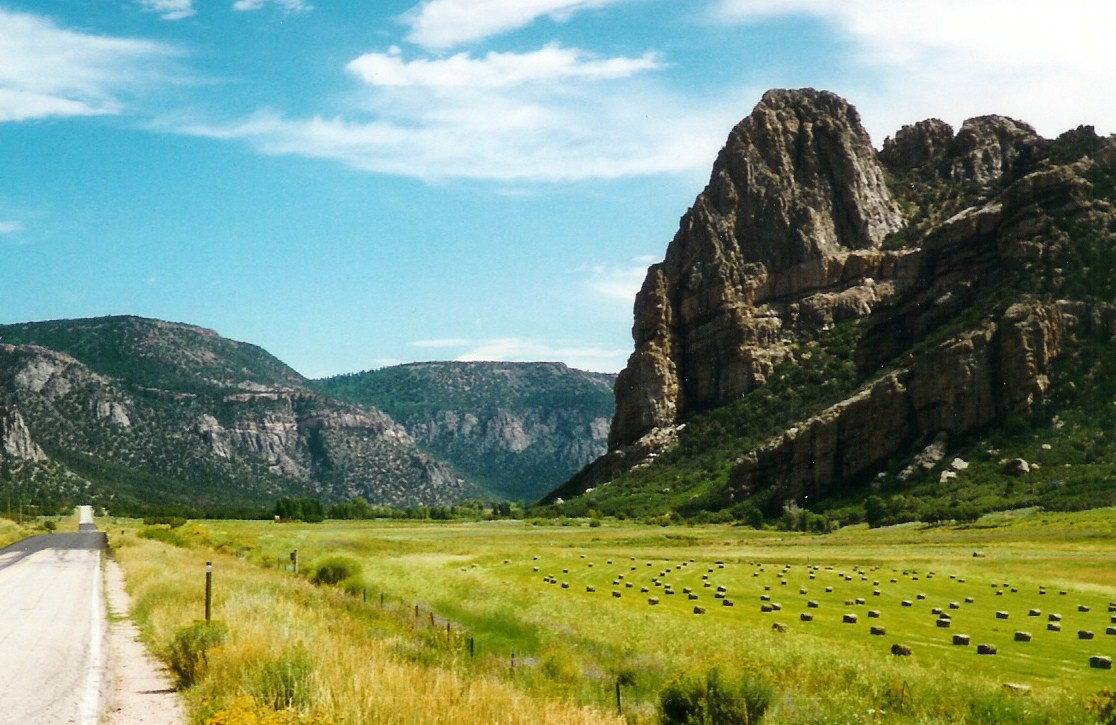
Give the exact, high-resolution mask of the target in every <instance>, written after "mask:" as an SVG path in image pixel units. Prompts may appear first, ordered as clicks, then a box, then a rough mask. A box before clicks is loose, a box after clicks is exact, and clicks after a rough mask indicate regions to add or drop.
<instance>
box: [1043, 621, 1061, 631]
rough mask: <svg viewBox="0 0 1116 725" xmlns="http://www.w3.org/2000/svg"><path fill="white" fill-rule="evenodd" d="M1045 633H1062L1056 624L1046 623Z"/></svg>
mask: <svg viewBox="0 0 1116 725" xmlns="http://www.w3.org/2000/svg"><path fill="white" fill-rule="evenodd" d="M1046 631H1047V632H1061V631H1062V625H1060V624H1058V623H1057V622H1047V624H1046Z"/></svg>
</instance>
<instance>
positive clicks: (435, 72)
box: [347, 44, 662, 89]
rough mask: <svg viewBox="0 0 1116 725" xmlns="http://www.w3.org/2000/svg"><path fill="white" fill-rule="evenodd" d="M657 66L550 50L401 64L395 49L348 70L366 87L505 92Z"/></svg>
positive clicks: (644, 59)
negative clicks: (553, 82)
mask: <svg viewBox="0 0 1116 725" xmlns="http://www.w3.org/2000/svg"><path fill="white" fill-rule="evenodd" d="M661 67H662V64H661V63H660V62H659V61H658V60H656V58H655V54H654V53H645V54H644V55H643V56H641V57H639V58H604V59H599V60H598V59H595V58H592V57H590V56H589V55H588V54H587V53H585V52H584V51H581V50H577V49H574V48H562V47H559V46H558V45H555V44H552V45H548V46H546V47H544V48H540V49H539V50H536V51H531V52H529V53H496V52H490V53H488V54H487V55H485V56H484V57H483V58H473V57H471V56H470V55H468V54H466V53H459V54H457V55H454V56H451V57H449V58H444V59H433V60H432V59H425V58H423V59H419V60H414V61H406V60H404V59H403V56H402V53H401V51H400V50H399V49H398V48H392V49H391V50H389V51H388V52H387V53H366V54H365V55H362V56H360V57H359V58H356V59H355V60H353V61H352V62H351V63H349V65H348V66H347V68H348V70H349V71H350V72H352V73H353V74H355V75H356V76H358V77H359V78H360V79H361V80H363V81H364V82H365V83H367V84H369V85H371V86H379V87H398V88H403V87H423V88H473V89H476V88H506V87H511V86H519V85H523V84H526V83H533V82H547V81H559V80H570V79H580V80H602V79H613V78H627V77H630V76H633V75H636V74H638V73H642V72H644V71H650V70H657V69H659V68H661Z"/></svg>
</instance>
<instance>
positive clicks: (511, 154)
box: [176, 44, 738, 182]
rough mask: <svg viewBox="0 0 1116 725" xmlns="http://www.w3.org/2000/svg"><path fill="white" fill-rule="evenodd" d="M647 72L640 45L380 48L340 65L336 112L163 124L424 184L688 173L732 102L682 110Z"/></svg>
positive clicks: (654, 62)
mask: <svg viewBox="0 0 1116 725" xmlns="http://www.w3.org/2000/svg"><path fill="white" fill-rule="evenodd" d="M661 67H662V62H661V61H660V60H659V59H658V58H657V57H656V56H655V54H653V53H647V54H645V55H642V56H637V57H607V58H602V57H598V56H595V55H593V54H590V53H587V52H584V51H581V50H577V49H571V48H563V47H560V46H558V45H556V44H552V45H548V46H545V47H543V48H541V49H539V50H536V51H530V52H526V53H488V54H486V55H484V56H482V57H472V56H470V55H467V54H460V55H455V56H452V57H450V58H446V59H428V58H420V59H416V60H407V59H405V58H404V56H403V54H402V52H401V51H399V50H398V49H391V50H389V51H388V52H387V53H368V54H364V55H362V56H359V57H358V58H356V59H354V60H353V61H351V62H350V63H349V64H348V65H347V69H348V71H349V72H350V73H351V74H352V75H353V76H354V77H356V78H358V79H359V80H360V81H361V86H360V88H359V92H358V93H357V94H356V98H355V99H354V101H353V105H352V107H351V108H350V109H348V110H347V111H346V112H345V113H343V114H337V115H333V116H315V117H312V118H309V119H291V118H287V117H285V116H284V115H283V114H281V113H279V112H276V111H271V110H261V111H260V112H258V113H256V114H254V115H253V116H251V117H248V118H245V119H240V120H236V121H232V122H223V123H222V122H217V123H214V122H193V123H179V124H177V126H176V130H180V131H182V132H185V133H191V134H195V135H201V136H208V137H213V138H223V139H230V140H242V141H245V142H247V143H249V144H251V145H252V146H254V147H255V148H257V149H258V150H260V151H262V152H264V153H269V154H293V155H301V156H307V157H313V158H322V159H332V160H336V161H340V162H343V163H345V164H347V165H349V166H352V167H354V168H357V169H361V170H364V171H370V172H375V173H388V174H400V175H405V176H411V177H416V178H420V179H424V180H428V181H435V180H440V179H461V178H468V179H481V180H491V181H503V182H553V181H570V180H583V179H611V178H621V177H628V176H634V175H646V174H660V173H677V172H692V171H695V170H698V169H700V168H701V167H703V166H706V165H707V164H708V159H709V158H710V157H711V156H712V155H713V154H714V153H715V152H716V150H717V148H719V147H720V145H721V143H722V142H723V140H724V133H725V129H726V128H728V127H729V126H730V124H731V122H732V121H733V120H735V116H736V115H737V114H738V110H737V109H736V108H735V107H731V106H730V104H728V103H726V104H725V107H726V108H725V111H726V112H725V113H723V114H719V115H717V114H714V115H712V116H711V115H710V114H694V113H693V112H692V106H693V104H692V103H689V102H687V101H686V99H684V98H680V97H679V96H678V95H676V94H674V93H672V92H670V91H667V90H665V89H664V88H662V87H660V86H657V85H656V84H655V83H654V82H653V81H651V80H648V79H645V78H643V76H647V75H649V74H653V73H654V72H655V71H656V70H658V69H660V68H661Z"/></svg>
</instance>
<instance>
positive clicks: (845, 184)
mask: <svg viewBox="0 0 1116 725" xmlns="http://www.w3.org/2000/svg"><path fill="white" fill-rule="evenodd" d="M901 226H902V217H901V215H900V213H899V210H898V207H897V206H896V203H895V201H894V200H893V198H892V196H891V193H890V192H889V191H888V188H887V185H886V184H885V180H884V172H883V169H882V168H881V167H880V165H879V162H878V161H877V160H876V153H875V150H874V149H873V148H872V145H871V143H870V140H869V138H868V135H867V133H866V132H865V131H864V129H863V127H862V126H861V124H860V118H859V116H858V114H857V112H856V110H855V109H854V108H853V107H852V106H851V105H849V104H848V103H847V102H845V101H844V100H842V99H841V98H839V97H837V96H835V95H833V94H832V93H825V92H818V91H813V90H803V91H770V92H768V93H767V94H765V95H764V97H763V100H761V101H760V103H759V105H757V106H756V109H755V110H754V111H753V112H752V114H751V115H750V116H749V117H748V118H746V119H744V121H742V122H741V123H740V124H739V125H738V126H737V127H736V128H735V129H733V132H732V134H731V135H730V136H729V140H728V143H727V144H726V146H725V148H724V149H723V150H722V151H721V153H720V155H719V156H718V157H717V161H716V162H715V164H714V167H713V174H712V177H711V179H710V181H709V184H708V186H706V188H705V190H704V191H703V192H702V193H701V194H700V195H699V196H698V198H697V200H696V201H695V203H694V206H693V207H692V208H691V209H690V210H689V211H688V212H687V213H686V215H685V216H684V217H683V218H682V222H681V228H680V230H679V232H678V234H677V235H676V236H675V237H674V240H673V241H672V242H671V243H670V246H669V247H668V249H667V254H666V258H665V260H664V261H663V262H662V263H661V264H658V265H655V266H653V267H651V269H650V270H648V274H647V278H646V280H645V282H644V284H643V288H642V289H641V290H640V292H639V295H638V296H637V297H636V303H635V324H634V327H633V332H632V334H633V337H634V339H635V352H634V353H633V354H632V356H631V358H630V359H629V361H628V366H627V368H626V369H625V370H624V371H623V372H622V373H621V374H620V378H619V380H618V381H617V385H616V400H617V411H616V416H615V418H614V420H613V425H612V431H611V434H610V437H609V447H610V448H613V449H615V448H618V447H621V446H624V445H628V444H631V443H634V442H635V441H637V440H638V439H639V438H640V437H642V436H643V435H644V434H646V433H648V432H649V431H651V430H653V429H654V428H657V427H663V426H669V425H671V424H672V423H673V422H674V421H675V420H677V419H678V418H679V417H680V416H683V415H685V414H686V413H689V412H692V411H698V410H703V409H707V408H711V407H715V406H717V405H721V404H723V403H724V402H726V401H728V400H731V399H732V398H734V397H736V396H738V395H740V394H741V393H744V392H747V391H748V390H750V389H751V388H753V387H754V386H756V385H758V384H761V383H763V381H764V380H765V379H766V378H767V377H768V376H769V375H770V373H771V371H772V370H773V368H774V366H775V365H777V364H778V363H779V362H781V361H783V360H784V359H786V357H787V355H788V353H789V351H790V344H791V343H792V342H794V340H795V339H797V337H798V336H799V335H801V334H802V332H803V330H804V328H811V329H818V328H819V327H824V326H825V325H827V324H832V323H833V322H836V321H840V320H842V319H847V318H849V317H854V316H860V315H863V314H866V313H867V312H869V311H871V310H872V309H873V308H874V307H875V306H877V305H878V304H879V302H880V301H881V300H884V299H887V298H889V297H891V296H892V295H893V294H895V292H896V291H897V289H900V288H902V287H904V286H905V285H907V284H909V283H910V282H911V281H912V279H913V275H914V272H915V267H914V266H913V265H912V264H911V263H910V259H909V255H907V254H904V253H901V252H899V253H896V252H887V251H882V250H880V249H879V247H880V245H881V243H882V242H883V240H884V239H885V237H887V235H888V234H889V233H891V232H894V231H896V230H897V229H899V228H900V227H901ZM876 280H881V281H882V283H877V281H876Z"/></svg>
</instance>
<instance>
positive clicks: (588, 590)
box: [585, 585, 597, 594]
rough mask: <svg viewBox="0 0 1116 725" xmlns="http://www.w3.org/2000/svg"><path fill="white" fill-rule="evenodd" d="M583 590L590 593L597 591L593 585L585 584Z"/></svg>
mask: <svg viewBox="0 0 1116 725" xmlns="http://www.w3.org/2000/svg"><path fill="white" fill-rule="evenodd" d="M585 591H586V592H588V593H590V594H592V593H593V592H595V591H597V588H596V587H593V586H589V585H586V586H585Z"/></svg>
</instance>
